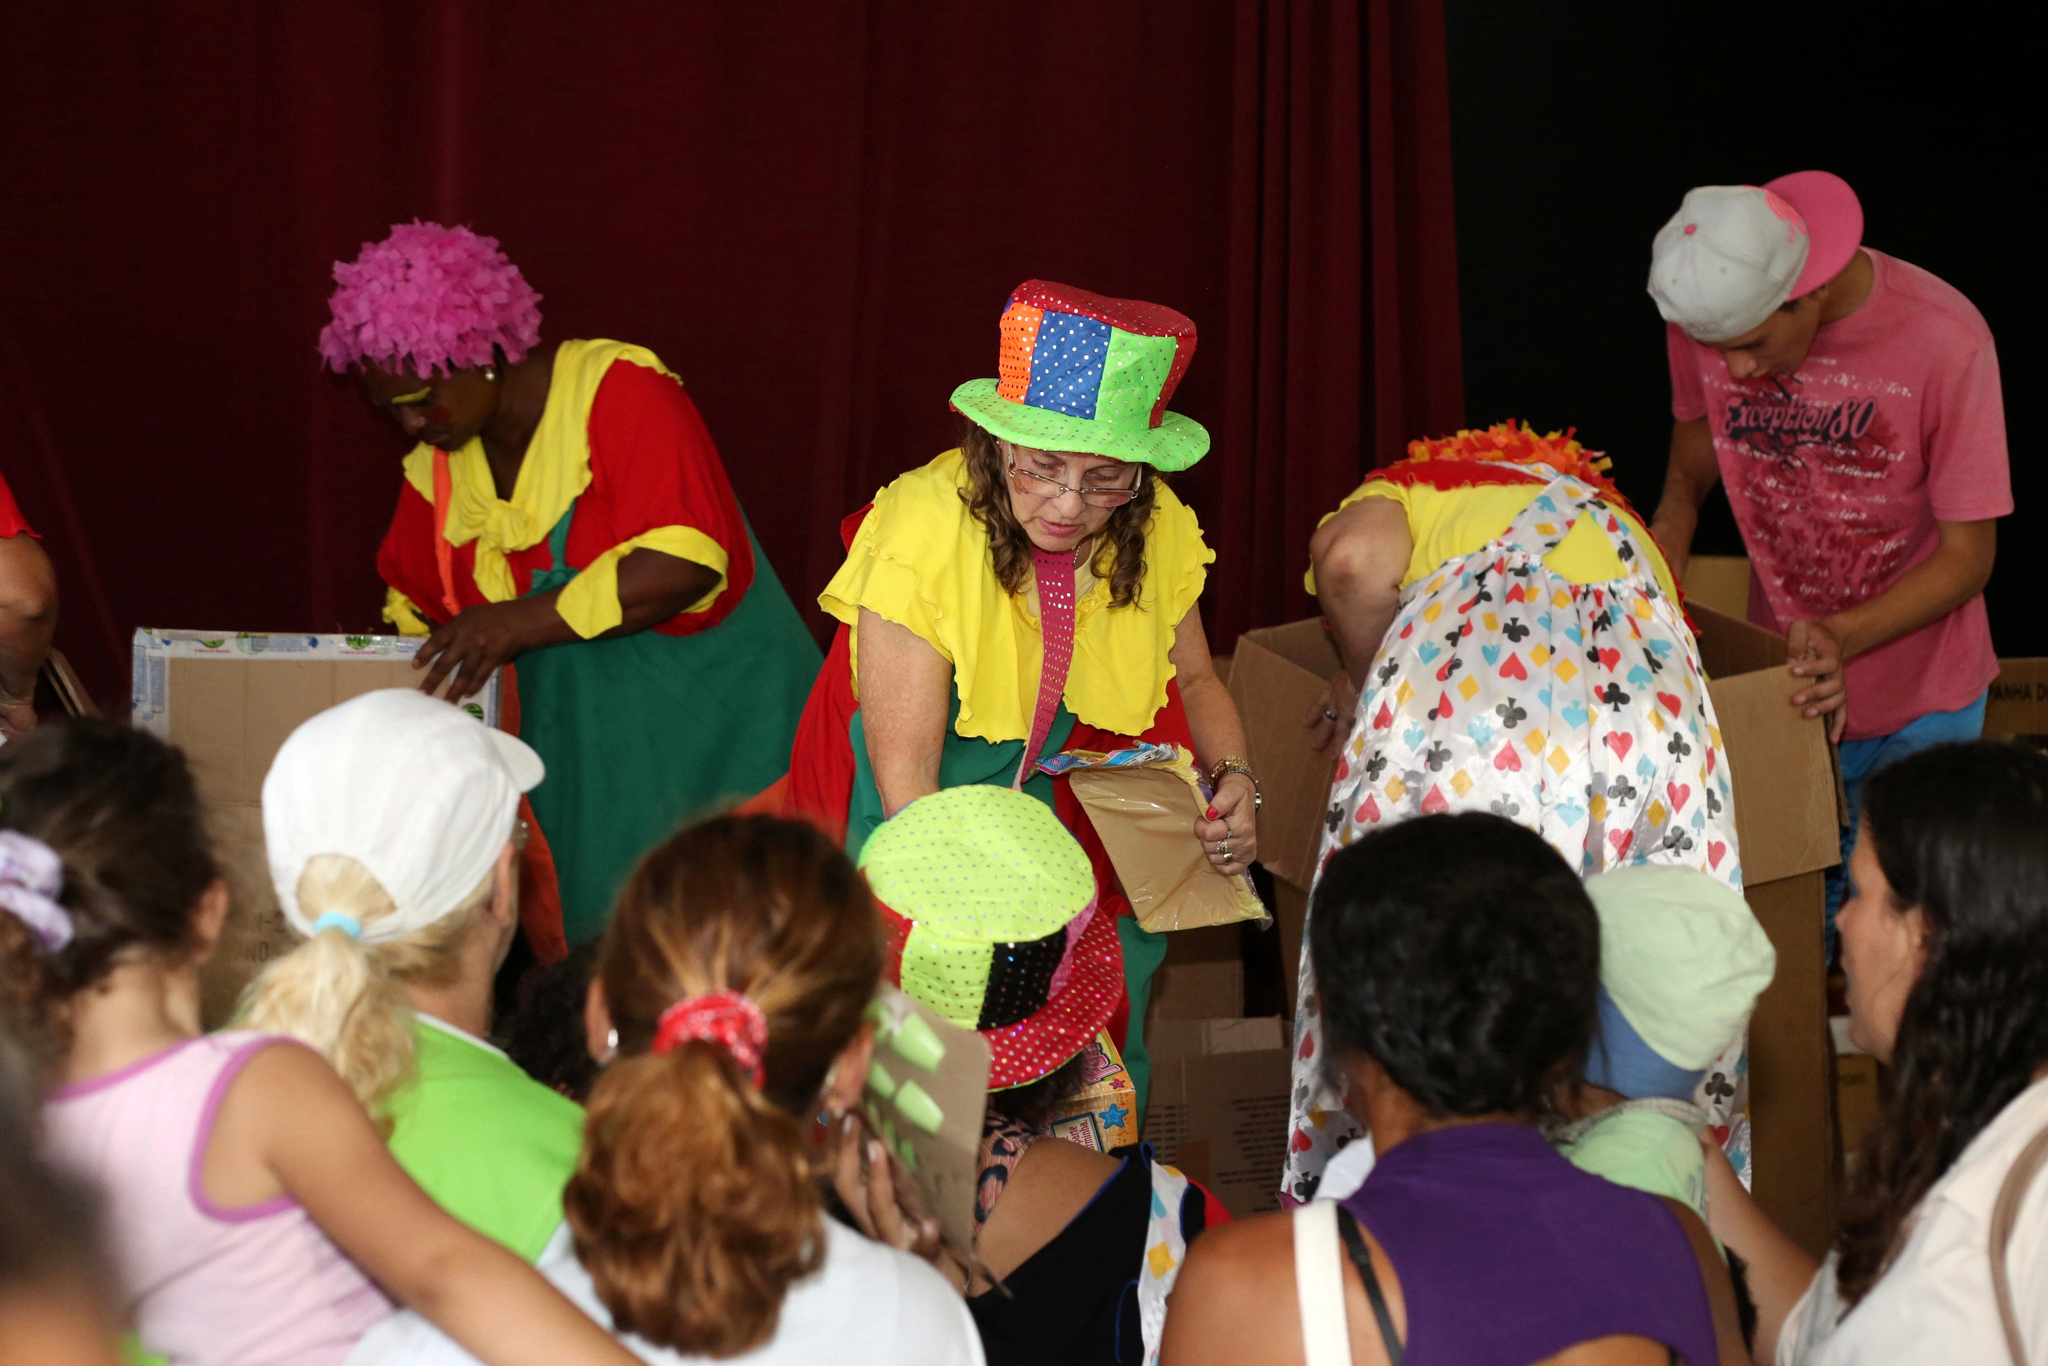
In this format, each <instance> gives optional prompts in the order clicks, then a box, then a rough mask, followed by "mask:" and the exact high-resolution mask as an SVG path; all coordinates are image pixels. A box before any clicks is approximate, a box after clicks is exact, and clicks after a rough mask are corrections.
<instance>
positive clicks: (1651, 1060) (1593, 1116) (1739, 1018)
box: [1552, 864, 1777, 1218]
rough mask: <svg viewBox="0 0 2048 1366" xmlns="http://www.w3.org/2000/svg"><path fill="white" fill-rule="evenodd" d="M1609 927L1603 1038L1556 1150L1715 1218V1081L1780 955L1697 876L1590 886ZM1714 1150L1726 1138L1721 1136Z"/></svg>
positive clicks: (1666, 873)
mask: <svg viewBox="0 0 2048 1366" xmlns="http://www.w3.org/2000/svg"><path fill="white" fill-rule="evenodd" d="M1586 892H1587V895H1589V896H1590V897H1591V898H1592V900H1593V906H1594V909H1595V910H1597V911H1598V912H1599V915H1600V1030H1599V1033H1598V1034H1597V1035H1595V1037H1594V1039H1593V1046H1592V1049H1591V1050H1590V1052H1589V1053H1588V1055H1587V1058H1586V1068H1585V1078H1584V1083H1583V1085H1582V1086H1580V1087H1578V1088H1576V1094H1575V1095H1572V1096H1569V1097H1567V1105H1568V1106H1569V1107H1570V1108H1571V1109H1574V1110H1577V1111H1578V1112H1579V1113H1580V1118H1579V1119H1577V1120H1576V1121H1575V1122H1574V1123H1572V1124H1570V1125H1568V1126H1567V1127H1566V1128H1565V1129H1563V1130H1562V1131H1561V1132H1558V1133H1555V1134H1553V1135H1552V1140H1553V1142H1555V1143H1557V1145H1558V1147H1559V1149H1560V1150H1561V1151H1562V1152H1563V1153H1564V1154H1565V1156H1567V1157H1569V1158H1570V1159H1571V1160H1572V1162H1573V1164H1574V1165H1576V1166H1578V1167H1579V1168H1581V1169H1582V1170H1584V1171H1589V1172H1592V1173H1594V1174H1595V1175H1597V1176H1604V1177H1606V1178H1607V1179H1608V1180H1610V1181H1613V1182H1615V1183H1617V1184H1618V1185H1623V1186H1633V1187H1635V1188H1636V1189H1637V1190H1644V1191H1648V1192H1650V1193H1651V1194H1653V1195H1662V1196H1667V1197H1669V1198H1671V1199H1674V1200H1683V1201H1684V1202H1685V1203H1686V1204H1688V1205H1691V1206H1692V1207H1693V1209H1694V1210H1696V1211H1698V1212H1699V1214H1700V1215H1701V1217H1702V1218H1704V1217H1705V1215H1706V1205H1707V1176H1706V1153H1705V1150H1704V1149H1703V1148H1702V1147H1701V1144H1700V1135H1701V1134H1702V1132H1704V1131H1705V1130H1706V1127H1707V1115H1706V1112H1705V1111H1704V1110H1703V1109H1701V1108H1700V1107H1699V1106H1697V1105H1695V1104H1693V1097H1694V1096H1695V1094H1697V1092H1698V1091H1699V1089H1700V1087H1701V1085H1702V1084H1703V1083H1705V1084H1707V1085H1709V1086H1711V1085H1713V1084H1714V1081H1715V1080H1719V1081H1720V1082H1721V1084H1723V1085H1727V1084H1728V1081H1727V1079H1726V1078H1720V1077H1719V1076H1718V1074H1716V1077H1715V1078H1709V1076H1708V1071H1707V1069H1708V1068H1709V1067H1710V1065H1711V1064H1712V1063H1713V1062H1714V1061H1715V1060H1716V1059H1717V1058H1719V1057H1721V1055H1722V1054H1723V1053H1724V1052H1725V1051H1726V1050H1727V1048H1728V1045H1729V1044H1731V1043H1733V1042H1734V1041H1735V1040H1736V1039H1737V1038H1738V1037H1740V1036H1741V1034H1742V1031H1743V1029H1744V1028H1745V1027H1746V1026H1747V1024H1748V1023H1749V1016H1750V1012H1751V1011H1753V1010H1754V1009H1755V1008H1756V998H1757V996H1758V994H1759V993H1761V992H1762V991H1763V989H1764V988H1765V987H1766V986H1769V985H1770V981H1771V974H1772V972H1773V970H1774V969H1775V968H1776V966H1777V954H1776V952H1775V951H1774V950H1773V949H1772V948H1771V941H1770V940H1769V939H1768V938H1767V937H1766V936H1765V934H1764V932H1763V927H1762V926H1760V925H1758V924H1757V922H1756V916H1755V915H1753V914H1752V913H1751V912H1750V909H1749V903H1747V902H1746V901H1744V900H1743V899H1742V897H1741V895H1740V894H1739V893H1738V892H1736V891H1735V890H1734V889H1733V888H1731V887H1729V886H1728V885H1727V884H1726V883H1724V882H1722V881H1721V880H1720V879H1718V878H1715V877H1712V876H1709V875H1708V874H1706V873H1702V872H1699V871H1697V870H1695V869H1691V868H1678V867H1672V866H1669V865H1664V864H1642V865H1639V866H1637V867H1633V868H1618V869H1616V870H1614V871H1612V872H1608V873H1602V874H1600V875H1598V876H1596V877H1592V878H1588V879H1587V880H1586ZM1715 1137H1716V1139H1717V1140H1718V1139H1720V1138H1723V1137H1725V1135H1719V1134H1717V1135H1715Z"/></svg>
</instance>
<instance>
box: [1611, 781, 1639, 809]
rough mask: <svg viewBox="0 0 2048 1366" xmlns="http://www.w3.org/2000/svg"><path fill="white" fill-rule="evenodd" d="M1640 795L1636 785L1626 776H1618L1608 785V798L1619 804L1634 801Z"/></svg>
mask: <svg viewBox="0 0 2048 1366" xmlns="http://www.w3.org/2000/svg"><path fill="white" fill-rule="evenodd" d="M1638 795H1639V794H1638V793H1637V790H1636V788H1635V786H1634V785H1633V784H1632V783H1630V782H1629V780H1628V779H1626V778H1616V779H1615V780H1614V781H1613V782H1611V783H1609V784H1608V785H1607V800H1608V801H1610V802H1614V803H1615V804H1617V805H1620V804H1622V803H1625V802H1632V801H1634V800H1635V799H1636V797H1637V796H1638Z"/></svg>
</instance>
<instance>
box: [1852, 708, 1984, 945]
mask: <svg viewBox="0 0 2048 1366" xmlns="http://www.w3.org/2000/svg"><path fill="white" fill-rule="evenodd" d="M1990 696H1991V694H1990V692H1989V690H1988V689H1987V690H1986V691H1985V693H1984V694H1983V695H1982V696H1980V697H1979V698H1978V699H1977V700H1976V701H1975V702H1972V703H1970V704H1969V705H1968V706H1966V707H1958V708H1956V709H1955V710H1954V711H1931V712H1928V713H1927V714H1926V715H1925V716H1916V717H1914V718H1913V719H1912V720H1911V721H1909V722H1907V723H1906V724H1905V725H1903V726H1901V727H1900V728H1899V729H1897V730H1895V731H1893V732H1892V733H1891V734H1890V735H1873V736H1872V737H1870V738H1869V739H1868V740H1844V741H1842V745H1841V758H1842V791H1843V795H1844V796H1845V797H1846V798H1847V805H1848V808H1849V823H1848V824H1847V825H1845V826H1843V827H1842V865H1841V867H1838V868H1830V869H1828V954H1829V956H1830V957H1832V956H1833V954H1834V951H1835V912H1836V911H1838V910H1840V909H1841V907H1842V897H1843V894H1844V887H1845V885H1846V882H1847V876H1846V875H1847V870H1848V866H1849V855H1850V853H1851V852H1853V851H1854V850H1855V848H1856V828H1857V827H1858V826H1859V825H1860V824H1862V821H1863V784H1864V783H1866V782H1868V781H1869V780H1870V775H1871V774H1873V773H1875V772H1877V771H1878V770H1879V769H1881V768H1883V767H1884V766H1885V765H1886V764H1891V763H1896V762H1898V761H1899V760H1900V759H1903V758H1905V757H1906V756H1907V755H1908V754H1912V753H1915V752H1917V751H1919V750H1923V749H1926V748H1928V747H1929V746H1931V745H1946V744H1950V743H1953V742H1957V741H1966V740H1976V739H1979V738H1981V737H1982V736H1983V734H1984V704H1985V702H1986V701H1988V700H1989V698H1990Z"/></svg>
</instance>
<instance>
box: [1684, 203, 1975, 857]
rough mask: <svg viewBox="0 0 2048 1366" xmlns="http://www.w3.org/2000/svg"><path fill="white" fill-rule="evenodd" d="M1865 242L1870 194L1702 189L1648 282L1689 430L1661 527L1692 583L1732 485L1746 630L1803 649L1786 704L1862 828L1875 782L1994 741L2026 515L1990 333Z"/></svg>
mask: <svg viewBox="0 0 2048 1366" xmlns="http://www.w3.org/2000/svg"><path fill="white" fill-rule="evenodd" d="M1862 235H1863V209H1862V206H1861V204H1859V203H1858V202H1857V199H1856V195H1855V192H1854V191H1853V190H1851V189H1850V188H1849V186H1848V184H1847V183H1846V182H1844V181H1843V180H1842V179H1841V178H1840V177H1838V176H1833V175H1829V174H1828V173H1827V172H1825V171H1802V172H1799V173H1798V174H1796V175H1789V176H1784V177H1781V178H1780V179H1778V180H1774V181H1771V182H1770V183H1769V184H1767V185H1764V186H1762V187H1757V186H1709V187H1704V188H1701V189H1696V190H1693V191H1692V192H1691V193H1690V194H1688V195H1687V196H1686V199H1685V203H1684V204H1683V205H1682V206H1681V207H1680V209H1679V212H1678V214H1677V215H1676V216H1674V217H1673V218H1672V220H1671V221H1670V222H1669V223H1668V224H1666V225H1665V227H1664V229H1663V231H1662V232H1660V233H1659V234H1658V236H1657V242H1656V247H1655V250H1654V252H1653V258H1652V266H1651V272H1650V293H1651V295H1652V296H1653V297H1654V298H1655V299H1656V300H1657V305H1658V308H1659V310H1660V311H1661V312H1662V313H1663V315H1664V318H1665V320H1666V322H1667V324H1668V327H1667V331H1666V349H1667V351H1668V352H1669V355H1670V361H1671V413H1672V417H1673V418H1674V419H1676V421H1675V424H1674V426H1673V428H1672V435H1671V464H1670V468H1669V471H1668V473H1667V474H1666V477H1665V484H1664V496H1663V499H1662V501H1661V502H1660V503H1659V504H1658V506H1657V513H1656V516H1655V518H1654V519H1653V522H1652V526H1651V529H1652V530H1653V531H1654V532H1655V533H1656V535H1657V538H1658V540H1659V541H1660V542H1662V544H1663V546H1664V549H1665V552H1666V554H1667V556H1668V557H1669V558H1670V560H1671V565H1672V569H1673V571H1674V572H1675V573H1679V574H1683V572H1684V566H1685V562H1686V559H1687V556H1688V553H1689V550H1690V548H1691V545H1692V536H1693V530H1694V527H1695V525H1696V523H1697V521H1698V515H1699V507H1700V503H1701V501H1702V500H1703V499H1705V497H1706V495H1707V493H1708V492H1709V491H1710V490H1711V489H1712V488H1713V486H1714V483H1715V481H1716V480H1723V481H1725V482H1726V484H1727V488H1728V501H1729V504H1730V506H1731V507H1732V508H1733V509H1734V512H1735V520H1736V522H1737V524H1738V525H1740V527H1741V528H1742V536H1743V540H1744V541H1745V542H1746V543H1747V545H1748V547H1749V553H1750V562H1751V564H1752V565H1753V567H1754V573H1753V574H1752V576H1751V580H1750V584H1751V587H1750V601H1749V615H1750V619H1751V620H1752V621H1754V622H1756V623H1757V624H1759V625H1761V626H1766V627H1769V628H1770V629H1772V630H1774V631H1784V632H1785V633H1786V635H1787V638H1788V642H1789V645H1790V652H1791V656H1792V672H1793V673H1795V674H1797V675H1799V676H1801V677H1802V678H1807V679H1810V680H1812V681H1811V683H1810V685H1809V686H1807V687H1806V688H1805V689H1803V690H1802V691H1800V692H1799V693H1797V694H1795V695H1794V697H1793V699H1792V700H1793V704H1794V705H1795V706H1799V707H1802V708H1804V710H1805V712H1806V714H1807V715H1808V716H1820V715H1828V716H1829V726H1830V734H1831V735H1832V736H1833V737H1834V738H1836V739H1839V740H1843V741H1844V744H1843V746H1842V767H1843V773H1844V777H1845V778H1846V779H1847V780H1848V782H1849V784H1850V788H1851V793H1850V796H1851V812H1852V822H1851V823H1852V826H1853V824H1854V812H1855V810H1856V808H1857V806H1858V805H1859V803H1858V801H1857V799H1858V798H1860V796H1861V788H1862V778H1863V777H1864V776H1866V775H1867V774H1868V773H1869V772H1871V771H1874V770H1875V769H1876V768H1877V767H1879V766H1881V765H1882V764H1884V763H1886V762H1889V761H1890V760H1891V759H1894V758H1897V757H1899V756H1900V755H1901V754H1904V753H1907V752H1910V751H1911V750H1913V749H1917V748H1921V747H1923V746H1925V745H1927V744H1932V743H1935V742H1937V741H1941V740H1949V739H1964V738H1972V737H1974V736H1975V735H1976V734H1978V733H1979V732H1980V731H1981V730H1982V727H1983V715H1984V696H1985V689H1986V688H1987V687H1988V686H1989V684H1990V683H1991V680H1992V679H1993V678H1994V677H1996V676H1997V673H1998V659H1997V656H1996V655H1995V654H1994V653H1993V651H1992V648H1991V631H1990V627H1989V625H1988V624H1987V622H1986V619H1985V614H1984V598H1983V590H1984V584H1985V581H1986V580H1987V579H1989V578H1990V576H1991V564H1992V559H1993V554H1994V551H1995V549H1996V543H1997V542H1996V523H1995V520H1994V519H1996V518H1998V517H2002V516H2004V515H2006V514H2007V513H2009V512H2011V511H2012V485H2011V479H2010V476H2009V472H2008V468H2007V461H2006V444H2005V411H2004V406H2003V402H2002V398H2001V395H2000V391H1999V382H1998V354H1997V351H1996V349H1995V348H1994V346H1993V344H1992V340H1991V331H1990V329H1989V328H1988V327H1986V326H1985V324H1984V319H1983V317H1982V315H1980V314H1979V313H1978V312H1977V310H1976V308H1975V307H1974V306H1972V305H1971V303H1970V301H1969V300H1968V299H1966V298H1964V297H1963V296H1962V295H1961V294H1960V293H1958V292H1957V291H1956V290H1955V289H1953V288H1952V287H1950V286H1949V285H1947V284H1944V283H1943V282H1942V281H1941V280H1939V279H1937V278H1935V277H1934V276H1933V275H1930V274H1928V273H1927V272H1926V271H1924V270H1922V269H1920V268H1919V267H1918V266H1914V265H1909V264H1908V263H1906V262H1904V261H1901V260H1899V259H1898V258H1896V257H1893V256H1887V255H1885V254H1884V253H1883V252H1880V251H1877V250H1875V249H1872V248H1869V247H1865V246H1863V245H1862ZM1845 662H1846V665H1847V667H1846V669H1844V667H1843V665H1844V663H1845Z"/></svg>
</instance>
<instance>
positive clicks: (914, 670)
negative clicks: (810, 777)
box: [854, 607, 953, 816]
mask: <svg viewBox="0 0 2048 1366" xmlns="http://www.w3.org/2000/svg"><path fill="white" fill-rule="evenodd" d="M855 629H856V633H855V635H854V647H855V656H856V664H857V667H858V668H859V671H860V676H859V678H858V679H857V680H855V681H856V682H857V684H858V685H859V691H860V713H861V729H862V730H863V731H865V732H866V733H867V742H868V767H869V768H871V769H872V770H874V775H875V787H876V789H877V790H878V791H879V792H880V793H881V794H882V811H883V812H884V814H886V815H890V816H893V815H895V814H896V813H897V812H898V811H900V810H902V809H903V808H904V807H906V806H908V805H909V804H910V803H912V802H914V801H916V800H917V799H918V798H919V797H923V796H927V795H929V794H931V793H933V792H937V791H938V790H939V754H940V751H941V750H942V749H943V748H944V747H945V743H946V708H947V704H948V701H949V699H950V698H951V695H952V689H953V664H952V661H950V660H948V659H947V658H946V657H945V656H944V655H942V654H940V653H939V652H938V651H937V650H936V649H934V648H933V647H932V645H931V643H930V642H928V641H927V640H925V638H924V637H922V636H920V635H918V634H917V633H916V632H915V631H913V630H911V629H910V628H909V627H908V626H901V625H898V624H897V623H896V622H893V621H890V620H889V619H888V618H887V617H883V616H878V615H877V614H875V613H874V612H871V611H869V610H868V609H867V608H865V607H863V608H861V609H860V624H859V626H858V627H856V628H855Z"/></svg>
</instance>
